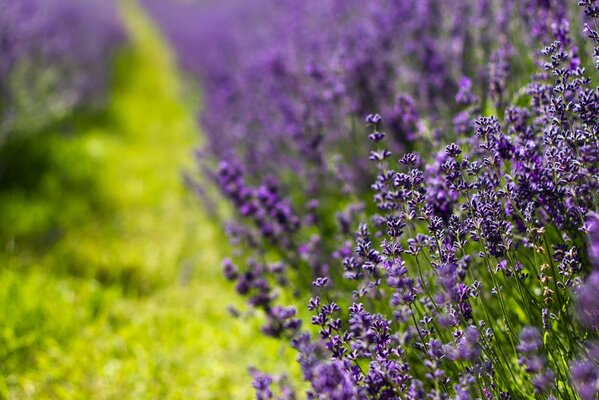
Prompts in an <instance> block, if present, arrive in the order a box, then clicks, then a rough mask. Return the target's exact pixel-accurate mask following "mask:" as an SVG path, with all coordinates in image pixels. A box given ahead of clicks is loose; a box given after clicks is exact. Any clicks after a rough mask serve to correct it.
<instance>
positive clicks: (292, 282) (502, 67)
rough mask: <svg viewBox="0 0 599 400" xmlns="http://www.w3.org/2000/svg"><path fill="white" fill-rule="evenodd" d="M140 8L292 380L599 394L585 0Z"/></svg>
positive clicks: (598, 276)
mask: <svg viewBox="0 0 599 400" xmlns="http://www.w3.org/2000/svg"><path fill="white" fill-rule="evenodd" d="M145 3H146V5H147V7H148V9H149V10H150V11H151V13H153V15H154V16H155V18H156V19H157V20H158V22H159V23H160V24H161V25H162V26H163V28H164V30H165V32H166V34H167V36H169V37H170V39H171V40H172V42H173V44H174V46H175V48H176V50H177V51H178V53H179V54H180V55H181V59H182V62H183V65H184V66H185V67H186V68H187V70H188V71H190V72H191V73H193V74H195V75H196V76H198V77H199V78H201V79H202V83H203V88H204V96H205V105H204V111H203V114H202V116H201V120H202V123H203V127H204V129H205V132H206V134H207V139H208V143H207V145H206V146H205V148H204V149H202V151H200V152H199V156H198V158H199V162H200V165H201V166H202V170H203V171H204V172H206V173H207V174H208V176H210V177H211V178H212V179H214V181H215V182H216V183H217V184H218V186H219V187H220V189H221V191H222V193H223V195H224V197H225V198H227V199H228V200H229V202H230V203H231V204H232V205H233V206H234V208H235V210H236V216H235V218H234V221H231V222H230V223H228V224H227V226H226V227H227V231H228V233H229V235H230V238H231V240H232V243H233V245H234V246H233V248H234V254H233V255H232V257H231V259H228V260H226V261H225V275H226V277H227V278H228V279H231V280H233V281H235V282H236V288H237V291H238V292H239V293H240V294H242V295H244V296H247V297H248V299H249V304H250V305H251V306H252V307H254V308H256V309H259V310H261V311H262V312H263V313H264V315H265V318H266V323H265V325H264V327H263V331H264V333H265V334H267V335H271V336H274V337H279V338H281V339H283V340H289V341H290V343H291V346H293V347H294V348H295V349H297V351H298V354H299V356H298V359H299V362H300V364H301V370H302V373H303V378H304V379H305V380H306V381H307V382H309V383H310V389H309V390H308V393H307V395H308V397H309V398H319V399H351V398H359V399H396V398H400V399H424V398H431V399H433V398H434V399H437V398H438V399H444V398H455V399H471V398H481V399H516V398H518V399H519V398H529V399H534V398H551V399H556V398H559V399H579V398H582V399H585V400H586V399H595V398H596V397H597V395H598V392H599V342H597V340H598V339H599V338H598V333H599V331H598V330H599V219H598V216H597V214H596V212H597V211H599V209H598V207H599V196H598V194H597V188H598V186H599V140H598V136H597V129H598V125H597V114H598V112H599V91H598V89H597V86H596V85H597V82H598V80H597V78H598V74H597V68H599V50H598V44H599V34H598V33H597V30H598V28H597V27H598V23H599V6H597V5H596V1H595V0H581V1H579V2H562V1H551V0H496V1H494V0H476V1H467V0H452V1H436V0H418V1H416V0H401V1H400V0H396V1H391V0H389V1H387V0H377V1H372V2H361V1H358V0H355V1H354V0H343V1H342V0H321V1H302V2H296V1H269V0H261V1H256V2H251V3H249V4H248V2H243V3H242V4H237V2H235V1H229V2H219V4H218V5H215V4H210V3H206V2H204V3H202V4H189V3H188V4H186V5H179V6H175V5H174V4H172V3H169V4H168V5H167V6H166V7H165V6H164V4H165V3H164V2H158V1H154V0H146V2H145ZM576 3H578V4H576ZM186 21H189V23H190V24H191V26H193V27H194V28H193V30H187V29H188V28H189V26H188V25H186ZM374 112H378V113H379V114H375V113H374ZM370 113H372V114H370ZM364 121H365V124H364ZM364 125H366V127H365V126H364ZM369 141H370V142H371V143H372V145H371V146H368V142H369ZM215 160H222V161H220V163H219V164H218V166H217V167H213V166H212V165H213V164H212V163H213V162H214V161H215ZM369 163H370V165H369ZM282 299H285V300H282ZM290 303H295V304H296V305H297V304H299V305H300V309H299V310H297V309H296V308H294V307H292V306H291V304H290ZM302 303H303V304H306V306H304V305H303V304H302ZM264 367H266V368H267V366H264ZM253 374H254V376H255V384H254V386H255V388H256V391H257V398H259V399H270V398H295V396H296V394H295V393H294V390H293V388H292V387H291V385H289V383H288V382H287V380H286V379H285V378H284V377H283V376H278V377H273V376H269V375H266V374H263V373H261V372H258V371H256V370H254V371H253Z"/></svg>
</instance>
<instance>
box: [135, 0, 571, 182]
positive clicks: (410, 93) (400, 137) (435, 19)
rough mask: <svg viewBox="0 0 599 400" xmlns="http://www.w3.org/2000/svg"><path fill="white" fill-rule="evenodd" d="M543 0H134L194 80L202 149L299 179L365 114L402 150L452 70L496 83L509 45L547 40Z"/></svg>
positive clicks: (446, 87) (455, 76)
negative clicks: (418, 114) (384, 124)
mask: <svg viewBox="0 0 599 400" xmlns="http://www.w3.org/2000/svg"><path fill="white" fill-rule="evenodd" d="M550 3H551V2H550V1H532V0H499V1H498V0H495V1H494V0H484V1H483V0H480V1H474V2H473V1H467V0H452V1H437V0H405V1H390V0H377V1H374V2H362V1H357V0H344V1H341V0H324V1H301V2H298V1H290V0H283V1H273V0H259V1H252V2H240V1H234V0H229V1H225V2H216V1H209V0H208V1H195V2H193V1H180V0H167V1H161V0H145V1H144V4H145V5H146V7H147V9H148V10H149V12H150V14H151V15H152V16H153V17H154V18H155V20H156V21H157V22H158V24H159V26H160V27H161V28H162V29H163V31H164V32H165V34H166V36H167V37H168V39H169V40H170V42H171V43H172V44H173V46H174V48H175V50H176V53H177V55H178V56H179V58H180V60H181V63H182V65H183V67H184V68H185V69H186V70H187V71H189V72H191V74H193V75H194V76H195V77H197V78H199V79H200V80H201V82H202V85H203V95H204V108H203V112H202V116H201V122H202V126H203V127H204V129H205V132H206V134H207V136H208V150H209V154H210V155H215V156H216V157H218V158H230V157H231V156H232V155H235V156H237V158H239V160H240V162H242V164H243V165H244V168H245V169H247V172H249V173H251V174H258V173H265V172H271V173H272V172H273V171H277V174H278V173H281V169H283V170H291V171H294V173H300V174H301V175H309V173H310V171H309V169H310V166H311V165H316V167H317V168H322V164H323V163H324V158H325V156H326V154H327V153H330V152H332V151H333V150H332V149H334V146H332V145H333V144H335V143H338V142H339V140H347V139H351V136H352V135H353V134H355V132H354V131H353V129H352V125H351V124H352V123H355V121H357V120H361V118H362V117H363V116H364V115H365V114H366V113H368V112H369V111H371V110H379V111H380V112H381V114H382V115H383V117H384V118H385V120H386V121H389V124H390V125H392V128H393V131H392V134H393V140H394V142H395V143H394V145H396V146H404V147H405V145H406V142H409V141H410V140H411V139H412V136H413V135H414V130H415V127H414V126H413V120H414V117H413V113H414V108H415V107H417V108H418V109H420V110H424V111H426V113H427V114H429V115H431V116H432V117H433V118H434V119H437V118H438V117H439V116H441V115H443V114H446V113H447V112H448V110H447V108H448V102H447V101H446V100H447V99H448V98H453V96H454V95H455V92H456V90H457V87H458V83H459V82H460V79H461V77H462V76H469V77H470V78H471V80H472V81H473V83H474V87H475V88H476V89H477V90H479V91H480V90H481V89H486V88H487V86H488V85H489V84H490V83H492V84H494V85H495V86H497V88H496V90H498V91H499V90H501V89H502V88H501V86H502V85H508V84H509V82H505V81H504V75H505V71H504V69H505V68H506V65H507V62H508V58H509V59H511V61H513V62H514V64H516V66H517V67H520V68H523V67H526V66H527V65H528V66H530V64H532V59H531V55H530V54H529V53H528V52H518V48H522V47H528V46H530V45H533V44H534V43H538V41H539V39H543V38H544V37H546V36H547V34H548V33H547V32H548V31H549V21H550V19H551V17H552V15H551V14H552V13H555V12H556V11H555V7H550ZM564 4H565V3H564ZM564 7H565V6H563V5H562V6H560V7H558V9H559V8H564ZM490 61H492V63H491V64H489V62H490ZM484 93H486V90H482V94H484ZM483 100H485V99H483ZM281 149H286V150H285V151H284V152H282V151H281ZM334 151H336V152H339V150H338V149H336V150H334ZM356 152H358V154H355V153H356ZM345 153H347V154H344V155H343V156H344V157H345V158H347V159H356V158H357V157H356V156H359V155H360V153H359V151H358V150H356V149H346V152H345ZM306 161H307V162H306Z"/></svg>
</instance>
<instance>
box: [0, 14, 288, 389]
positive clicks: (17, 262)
mask: <svg viewBox="0 0 599 400" xmlns="http://www.w3.org/2000/svg"><path fill="white" fill-rule="evenodd" d="M122 4H123V7H122V8H123V14H124V15H125V17H126V21H127V25H128V27H129V31H130V32H129V33H130V40H131V48H130V49H129V50H128V51H124V52H123V54H121V55H119V56H118V57H117V60H116V71H115V79H114V90H113V92H112V97H111V99H110V103H109V106H108V109H107V110H106V111H105V112H104V113H102V114H101V115H93V116H90V115H86V116H80V115H78V116H75V117H73V118H71V120H70V121H68V129H66V130H65V129H64V127H63V128H61V129H56V128H55V129H48V130H47V131H45V132H41V133H40V134H38V135H37V136H35V137H28V138H25V139H21V140H15V141H13V142H11V143H9V144H8V145H7V146H6V147H5V148H4V149H3V150H2V154H1V155H0V159H1V160H3V161H2V163H1V169H0V181H1V182H0V187H1V189H0V240H1V242H0V245H1V246H2V247H1V249H0V310H1V311H2V312H1V313H0V398H11V399H13V398H14V399H23V398H34V399H37V398H39V399H46V398H49V399H54V398H56V399H80V398H81V399H128V398H135V399H144V398H147V399H157V398H160V399H163V398H164V399H227V398H234V399H244V398H251V397H252V395H253V394H252V391H251V389H250V378H249V376H248V374H247V372H246V368H247V366H248V365H249V364H251V363H254V364H255V365H257V366H262V367H264V366H267V367H268V368H267V369H268V370H270V371H277V370H280V369H283V368H285V369H289V364H291V363H292V361H293V358H294V354H293V353H291V352H290V351H289V350H284V349H285V346H283V345H282V344H281V343H279V342H276V341H274V340H269V339H266V338H263V337H262V336H261V335H260V334H259V333H258V331H259V325H260V321H259V319H250V320H248V321H242V320H238V319H233V318H231V317H230V316H229V315H228V313H227V311H226V307H227V306H228V305H229V304H233V305H235V306H242V305H241V301H240V300H239V299H238V298H237V297H236V295H235V294H234V293H233V288H232V287H231V285H229V284H227V283H226V282H224V280H223V279H222V278H221V273H220V259H221V258H222V256H223V255H224V254H225V253H226V246H225V245H224V244H223V243H225V239H224V237H223V235H222V233H221V232H220V230H219V229H218V228H217V227H216V224H215V223H214V222H213V221H212V220H211V219H210V218H209V216H208V215H206V214H205V212H203V210H202V209H201V208H200V206H199V202H198V201H197V200H196V198H195V197H194V196H193V195H192V194H190V193H189V192H188V191H187V189H186V188H185V186H184V184H183V181H182V172H183V171H184V170H191V169H193V161H192V154H191V152H192V150H193V148H194V147H196V146H197V145H198V140H199V138H200V135H199V134H198V132H197V127H196V123H195V114H196V109H195V106H194V104H195V103H197V101H195V99H194V96H190V95H189V94H190V93H192V92H191V91H189V90H187V91H184V88H185V86H186V85H184V83H183V82H182V81H181V79H180V76H179V75H178V73H177V70H176V67H175V65H174V62H173V59H172V56H171V55H170V53H169V51H168V50H167V48H166V46H165V44H164V42H163V41H162V40H161V38H159V37H158V35H157V34H156V32H155V31H154V29H153V28H152V27H151V26H150V24H149V23H148V21H147V19H146V18H145V16H143V15H142V14H141V12H140V10H139V8H138V7H137V5H136V4H135V3H132V2H123V3H122ZM295 373H297V371H296V372H295Z"/></svg>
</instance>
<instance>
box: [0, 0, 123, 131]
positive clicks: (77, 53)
mask: <svg viewBox="0 0 599 400" xmlns="http://www.w3.org/2000/svg"><path fill="white" fill-rule="evenodd" d="M123 39H124V29H123V26H122V23H121V21H120V18H119V16H118V14H117V10H116V3H115V2H114V1H112V0H88V1H78V0H8V1H2V2H0V138H1V139H2V140H5V139H6V137H7V136H8V135H9V133H10V132H15V131H30V130H37V129H40V128H43V127H44V125H47V124H48V123H52V122H54V121H55V120H56V119H60V118H62V117H64V116H66V115H68V114H69V113H70V112H71V111H72V110H73V109H75V108H79V107H95V106H97V105H100V104H102V102H103V101H104V99H105V94H106V90H107V85H108V78H109V75H110V72H111V55H112V54H113V51H114V49H115V48H116V47H117V46H118V45H119V43H122V42H123Z"/></svg>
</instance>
